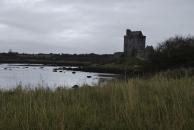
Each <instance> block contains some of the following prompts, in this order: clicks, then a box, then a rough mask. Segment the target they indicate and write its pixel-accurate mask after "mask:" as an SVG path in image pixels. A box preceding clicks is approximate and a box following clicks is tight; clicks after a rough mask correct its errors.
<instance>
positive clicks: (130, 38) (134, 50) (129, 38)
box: [124, 29, 146, 58]
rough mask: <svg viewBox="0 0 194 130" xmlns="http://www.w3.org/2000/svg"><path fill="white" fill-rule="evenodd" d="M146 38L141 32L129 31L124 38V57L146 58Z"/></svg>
mask: <svg viewBox="0 0 194 130" xmlns="http://www.w3.org/2000/svg"><path fill="white" fill-rule="evenodd" d="M145 42H146V36H144V35H143V33H142V32H141V31H131V30H129V29H127V31H126V35H125V36H124V55H125V56H128V57H137V58H144V56H145Z"/></svg>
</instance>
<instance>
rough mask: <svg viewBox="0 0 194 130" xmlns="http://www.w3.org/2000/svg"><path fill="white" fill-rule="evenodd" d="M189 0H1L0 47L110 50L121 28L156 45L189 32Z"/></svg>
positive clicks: (116, 47)
mask: <svg viewBox="0 0 194 130" xmlns="http://www.w3.org/2000/svg"><path fill="white" fill-rule="evenodd" d="M193 4H194V1H192V0H187V1H183V0H120V1H118V0H106V1H104V0H92V1H91V0H1V1H0V45H1V50H0V51H7V50H9V49H12V50H15V51H22V52H60V53H62V52H64V53H91V52H94V53H113V52H115V51H122V48H123V35H124V33H125V29H127V28H130V29H132V30H142V31H143V33H144V34H145V35H146V36H147V43H148V44H151V45H157V43H158V42H161V41H162V40H165V39H166V38H168V37H170V36H174V35H176V34H181V35H187V34H191V35H194V30H193V28H194V23H193V22H192V21H193V20H194V18H193V15H194V9H193V7H192V5H193Z"/></svg>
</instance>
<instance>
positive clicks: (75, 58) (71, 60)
mask: <svg viewBox="0 0 194 130" xmlns="http://www.w3.org/2000/svg"><path fill="white" fill-rule="evenodd" d="M113 59H114V58H113V55H111V54H103V55H98V54H93V53H91V54H53V53H50V54H42V53H40V54H25V53H22V54H20V53H17V52H8V53H0V62H1V63H10V62H14V63H16V62H20V63H21V62H25V63H28V62H29V63H45V64H47V63H50V64H75V65H79V64H80V65H88V64H106V63H110V62H112V61H113Z"/></svg>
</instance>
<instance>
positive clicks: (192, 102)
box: [0, 75, 194, 130]
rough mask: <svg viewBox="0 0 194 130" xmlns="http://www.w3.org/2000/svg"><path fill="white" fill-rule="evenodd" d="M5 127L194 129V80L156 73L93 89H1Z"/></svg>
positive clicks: (1, 123)
mask: <svg viewBox="0 0 194 130" xmlns="http://www.w3.org/2000/svg"><path fill="white" fill-rule="evenodd" d="M0 129H2V130H7V129H10V130H13V129H14V130H49V129H53V130H63V129H84V130H86V129H106V130H107V129H111V130H112V129H131V130H138V129H139V130H144V129H145V130H182V129H184V130H193V129H194V78H192V77H183V78H179V79H176V78H173V79H166V78H165V77H163V76H160V75H156V76H154V77H153V78H150V79H146V80H143V79H131V80H128V81H115V82H111V83H108V84H107V85H105V86H101V87H94V88H89V87H83V88H80V89H71V90H65V89H62V88H61V89H57V90H56V91H54V92H53V91H50V90H48V89H47V90H46V89H37V90H34V91H30V90H28V91H27V90H22V89H21V88H19V87H18V88H17V89H15V90H10V91H1V92H0Z"/></svg>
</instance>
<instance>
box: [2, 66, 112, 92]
mask: <svg viewBox="0 0 194 130" xmlns="http://www.w3.org/2000/svg"><path fill="white" fill-rule="evenodd" d="M56 68H58V66H42V65H32V64H0V89H12V88H15V87H16V86H17V85H22V86H24V87H30V88H35V87H49V88H51V89H54V88H57V87H63V86H66V87H69V88H71V87H72V86H74V85H79V86H82V85H84V84H87V85H90V86H94V85H97V84H99V83H100V82H101V81H106V80H110V79H112V78H113V77H114V76H113V75H111V74H102V73H89V72H81V71H75V73H73V71H67V70H62V71H59V70H58V71H57V72H54V71H53V70H54V69H56ZM103 75H106V76H103Z"/></svg>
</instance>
